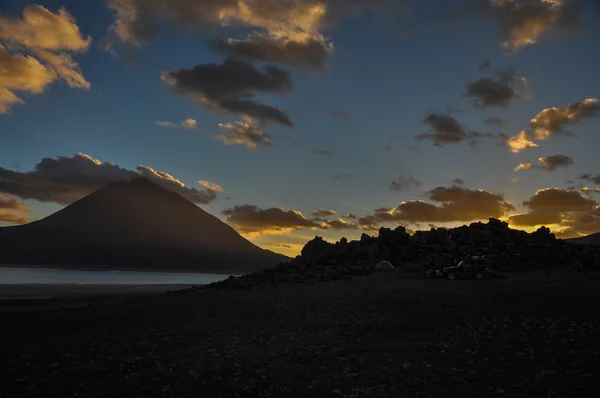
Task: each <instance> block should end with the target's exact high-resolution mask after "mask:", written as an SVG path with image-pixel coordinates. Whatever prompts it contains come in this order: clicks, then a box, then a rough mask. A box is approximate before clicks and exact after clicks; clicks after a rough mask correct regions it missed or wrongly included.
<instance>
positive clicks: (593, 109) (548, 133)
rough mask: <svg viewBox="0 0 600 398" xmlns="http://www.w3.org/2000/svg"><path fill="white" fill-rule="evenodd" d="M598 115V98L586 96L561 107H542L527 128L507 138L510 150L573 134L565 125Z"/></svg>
mask: <svg viewBox="0 0 600 398" xmlns="http://www.w3.org/2000/svg"><path fill="white" fill-rule="evenodd" d="M593 117H600V100H599V99H598V98H586V99H585V100H583V101H581V102H574V103H572V104H568V105H567V106H564V107H562V108H557V107H552V108H546V109H543V110H542V111H541V112H540V113H538V114H537V115H536V116H535V117H534V118H533V119H531V120H530V121H529V126H530V129H529V130H522V131H521V132H520V133H519V134H517V135H516V136H514V137H510V138H509V139H507V141H506V142H507V144H508V146H509V147H510V149H511V150H512V152H520V151H522V150H524V149H527V148H532V147H536V146H538V145H537V144H536V143H535V141H545V140H547V139H549V138H552V137H555V136H558V135H573V133H571V132H570V131H568V130H565V126H567V125H570V124H576V123H579V122H580V121H581V120H582V119H586V118H593Z"/></svg>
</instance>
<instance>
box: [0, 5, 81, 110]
mask: <svg viewBox="0 0 600 398" xmlns="http://www.w3.org/2000/svg"><path fill="white" fill-rule="evenodd" d="M90 43H91V38H89V37H87V38H85V37H83V35H82V34H81V32H80V31H79V27H78V26H77V24H76V23H75V19H74V18H73V17H72V16H71V15H70V14H69V13H68V12H67V11H66V10H65V9H64V8H61V9H59V11H58V13H57V14H54V13H52V12H50V11H49V10H47V9H46V8H44V7H42V6H40V5H28V6H26V7H25V10H24V11H23V18H22V19H18V18H17V19H15V18H12V19H11V18H7V17H4V16H0V114H5V113H8V112H10V108H11V107H12V106H13V105H18V104H23V103H24V101H23V100H22V99H21V98H19V96H18V95H17V94H15V92H19V91H21V92H25V93H31V94H40V93H43V92H44V90H45V88H46V87H47V86H48V85H49V84H50V83H52V82H53V81H55V80H57V79H59V78H60V79H62V80H64V81H65V82H66V83H67V84H68V85H69V86H70V87H77V88H84V89H89V88H90V83H89V82H88V81H86V80H85V78H84V77H83V75H82V73H81V71H80V70H79V65H78V64H77V62H75V61H74V60H73V59H72V58H71V56H70V55H69V54H67V53H66V52H64V51H71V52H85V51H87V49H88V48H89V46H90ZM7 49H9V50H10V51H12V53H9V50H7ZM15 51H16V53H15ZM26 54H29V55H26Z"/></svg>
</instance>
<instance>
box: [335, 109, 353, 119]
mask: <svg viewBox="0 0 600 398" xmlns="http://www.w3.org/2000/svg"><path fill="white" fill-rule="evenodd" d="M331 114H332V115H333V116H334V117H337V118H339V119H348V118H349V117H350V112H348V111H344V110H337V111H333V112H331Z"/></svg>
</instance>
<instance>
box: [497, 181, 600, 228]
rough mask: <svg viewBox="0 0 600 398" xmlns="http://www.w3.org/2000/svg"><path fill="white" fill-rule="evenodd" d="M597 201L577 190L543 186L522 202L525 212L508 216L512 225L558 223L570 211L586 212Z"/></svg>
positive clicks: (592, 207)
mask: <svg viewBox="0 0 600 398" xmlns="http://www.w3.org/2000/svg"><path fill="white" fill-rule="evenodd" d="M596 205H597V203H596V202H595V201H594V200H593V199H591V198H588V197H586V196H584V195H582V193H581V192H579V191H577V190H568V189H561V188H545V189H540V190H538V191H537V192H536V193H535V194H534V195H533V196H532V197H531V198H529V200H526V201H524V202H523V206H525V207H526V208H527V209H528V212H527V213H523V214H515V215H511V216H510V217H509V222H510V224H512V225H518V226H532V227H533V226H536V225H549V224H560V223H561V222H562V221H563V219H564V218H565V217H567V216H569V215H570V213H573V212H575V213H581V212H588V211H591V210H593V209H594V208H595V206H596Z"/></svg>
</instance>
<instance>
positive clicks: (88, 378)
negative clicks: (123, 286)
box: [0, 271, 600, 398]
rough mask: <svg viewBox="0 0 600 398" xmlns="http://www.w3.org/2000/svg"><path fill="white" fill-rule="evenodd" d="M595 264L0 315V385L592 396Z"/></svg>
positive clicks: (115, 393) (599, 281)
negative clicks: (546, 271) (589, 270)
mask: <svg viewBox="0 0 600 398" xmlns="http://www.w3.org/2000/svg"><path fill="white" fill-rule="evenodd" d="M599 287H600V273H597V274H579V273H575V272H567V271H562V272H552V273H551V275H549V276H546V275H542V274H539V273H527V274H511V275H510V276H509V277H508V278H507V279H497V280H489V281H467V280H464V281H462V280H457V281H448V280H438V279H424V278H419V277H414V276H413V274H405V273H402V272H400V271H394V272H390V273H382V274H374V275H370V276H364V277H355V278H353V279H352V280H341V281H332V282H323V283H317V284H314V285H307V284H296V285H289V284H281V285H277V286H264V287H257V288H254V289H252V290H228V289H223V290H195V291H188V292H182V293H176V294H170V295H165V296H160V297H148V298H135V299H134V298H127V299H124V300H119V301H117V302H110V303H104V304H99V305H91V306H86V307H82V306H79V307H67V308H55V309H48V308H43V309H40V310H32V309H28V310H27V311H11V312H4V313H2V314H0V333H1V336H2V338H1V339H0V352H1V353H2V356H0V374H1V375H2V380H3V381H2V387H1V388H0V394H3V395H4V396H6V397H54V396H56V397H72V396H81V397H154V396H161V397H182V396H189V397H207V398H218V397H348V398H349V397H410V396H414V397H454V396H456V397H487V396H490V397H529V396H532V397H598V396H600V361H599V360H598V359H599V358H600V338H599V336H600V333H599V332H600V311H598V309H597V307H598V304H599V303H600V289H599Z"/></svg>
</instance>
